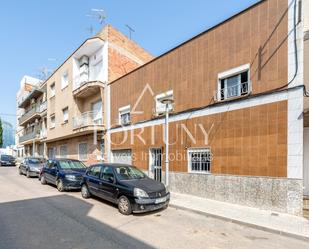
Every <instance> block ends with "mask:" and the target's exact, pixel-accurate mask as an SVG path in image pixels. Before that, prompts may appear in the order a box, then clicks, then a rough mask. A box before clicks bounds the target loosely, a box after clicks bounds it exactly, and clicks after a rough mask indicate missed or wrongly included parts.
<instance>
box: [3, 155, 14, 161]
mask: <svg viewBox="0 0 309 249" xmlns="http://www.w3.org/2000/svg"><path fill="white" fill-rule="evenodd" d="M1 160H3V161H10V160H14V157H12V156H7V155H1Z"/></svg>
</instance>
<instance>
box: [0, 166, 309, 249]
mask: <svg viewBox="0 0 309 249" xmlns="http://www.w3.org/2000/svg"><path fill="white" fill-rule="evenodd" d="M28 248H29V249H36V248H38V249H45V248H46V249H49V248H51V249H58V248H59V249H67V248H68V249H69V248H72V249H73V248H74V249H81V248H85V249H86V248H87V249H90V248H96V249H99V248H108V249H112V248H177V249H180V248H186V249H187V248H190V249H191V248H199V249H200V248H213V249H215V248H216V249H217V248H229V249H231V248H257V249H263V248H278V249H279V248H280V249H282V248H292V249H295V248H297V249H298V248H299V249H301V248H309V243H306V242H304V241H301V240H297V239H293V238H288V237H283V236H279V235H275V234H272V233H268V232H264V231H260V230H256V229H253V228H249V227H245V226H241V225H237V224H233V223H229V222H225V221H222V220H218V219H214V218H209V217H205V216H202V215H198V214H194V213H190V212H187V211H182V210H177V209H174V208H168V209H167V210H164V211H160V212H155V213H149V214H144V215H131V216H123V215H121V214H120V213H118V210H117V208H115V206H113V205H110V204H108V203H106V202H103V201H101V200H98V199H89V200H84V199H82V198H81V197H80V193H79V192H66V193H59V192H58V191H57V189H56V188H54V187H52V186H49V185H45V186H43V185H41V184H40V182H39V181H38V180H37V179H36V178H32V179H27V178H26V177H24V176H19V175H18V173H17V169H16V168H14V167H13V168H4V167H2V168H1V167H0V249H28Z"/></svg>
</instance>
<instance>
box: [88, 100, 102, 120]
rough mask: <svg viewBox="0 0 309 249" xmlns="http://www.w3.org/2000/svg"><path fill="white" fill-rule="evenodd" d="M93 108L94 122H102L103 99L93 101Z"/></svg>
mask: <svg viewBox="0 0 309 249" xmlns="http://www.w3.org/2000/svg"><path fill="white" fill-rule="evenodd" d="M91 110H92V115H93V123H94V124H97V125H100V124H102V123H103V122H102V101H101V100H99V101H97V102H94V103H92V105H91Z"/></svg>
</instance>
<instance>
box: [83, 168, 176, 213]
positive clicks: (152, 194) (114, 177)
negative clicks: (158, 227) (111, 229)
mask: <svg viewBox="0 0 309 249" xmlns="http://www.w3.org/2000/svg"><path fill="white" fill-rule="evenodd" d="M81 193H82V196H83V197H84V198H89V197H90V196H91V195H94V196H97V197H100V198H103V199H105V200H107V201H110V202H112V203H115V204H117V205H118V209H119V212H120V213H122V214H125V215H129V214H131V213H132V212H134V213H140V212H147V211H153V210H157V209H161V208H166V207H167V206H168V203H169V200H170V194H169V192H168V191H166V188H165V186H164V185H163V184H162V183H160V182H157V181H155V180H153V179H151V178H149V177H148V176H146V175H145V174H144V173H143V172H142V171H140V170H139V169H137V168H136V167H134V166H131V165H125V164H98V165H93V166H90V167H89V168H88V169H87V171H86V173H85V175H84V178H83V182H82V190H81Z"/></svg>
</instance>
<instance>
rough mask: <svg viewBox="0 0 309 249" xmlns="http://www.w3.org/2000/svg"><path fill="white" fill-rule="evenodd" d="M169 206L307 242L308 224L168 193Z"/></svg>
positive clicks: (294, 217) (246, 208)
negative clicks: (169, 196)
mask: <svg viewBox="0 0 309 249" xmlns="http://www.w3.org/2000/svg"><path fill="white" fill-rule="evenodd" d="M170 206H172V207H176V208H180V209H185V210H190V211H193V212H197V213H200V214H204V215H207V216H212V217H216V218H220V219H224V220H227V221H230V222H235V223H239V224H243V225H248V226H251V227H255V228H258V229H262V230H265V231H270V232H274V233H278V234H282V235H287V236H291V237H295V238H300V239H305V240H307V241H309V220H308V219H306V218H303V217H298V216H293V215H289V214H284V213H277V212H271V211H265V210H260V209H257V208H250V207H245V206H240V205H235V204H229V203H225V202H219V201H214V200H209V199H205V198H200V197H195V196H191V195H184V194H178V193H171V200H170Z"/></svg>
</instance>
